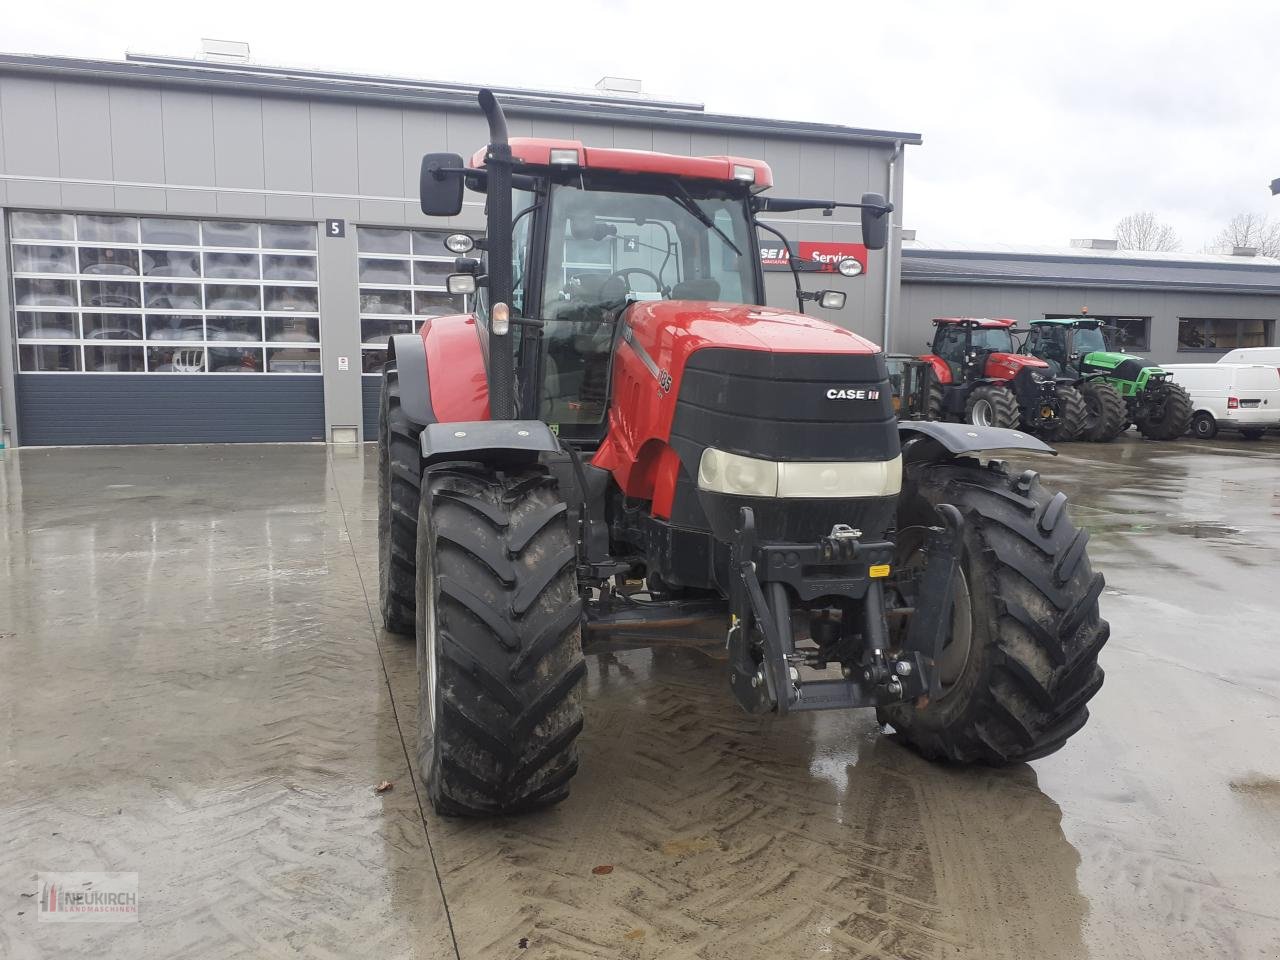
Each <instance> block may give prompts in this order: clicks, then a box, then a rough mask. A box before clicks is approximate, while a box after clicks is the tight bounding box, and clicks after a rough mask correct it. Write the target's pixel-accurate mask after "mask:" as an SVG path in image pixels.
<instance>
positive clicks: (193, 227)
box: [142, 217, 200, 247]
mask: <svg viewBox="0 0 1280 960" xmlns="http://www.w3.org/2000/svg"><path fill="white" fill-rule="evenodd" d="M142 242H143V243H163V244H166V245H168V246H171V247H198V246H199V245H200V223H199V221H196V220H169V219H167V218H165V219H161V218H157V217H143V218H142Z"/></svg>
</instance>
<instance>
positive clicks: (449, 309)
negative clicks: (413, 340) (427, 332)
mask: <svg viewBox="0 0 1280 960" xmlns="http://www.w3.org/2000/svg"><path fill="white" fill-rule="evenodd" d="M413 306H414V309H413V312H414V313H416V314H417V315H418V316H420V317H423V316H426V317H441V316H447V315H448V314H451V313H462V311H463V310H464V309H465V308H464V307H463V305H462V297H453V296H450V295H449V294H447V293H444V292H443V291H441V292H438V293H437V292H435V291H432V290H415V291H414V293H413Z"/></svg>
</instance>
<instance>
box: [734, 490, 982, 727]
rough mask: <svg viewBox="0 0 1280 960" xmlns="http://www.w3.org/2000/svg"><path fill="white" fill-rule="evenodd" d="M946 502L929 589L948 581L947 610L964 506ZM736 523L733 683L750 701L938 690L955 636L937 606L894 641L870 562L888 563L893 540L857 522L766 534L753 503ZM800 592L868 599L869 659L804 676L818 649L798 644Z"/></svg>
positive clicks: (857, 698) (910, 695) (893, 699)
mask: <svg viewBox="0 0 1280 960" xmlns="http://www.w3.org/2000/svg"><path fill="white" fill-rule="evenodd" d="M947 510H950V511H951V515H948V513H947V512H946V511H947ZM941 512H942V516H943V520H944V522H945V523H946V524H947V528H946V529H945V530H944V529H942V528H931V532H930V543H929V547H928V552H929V564H928V567H927V568H926V569H925V571H924V574H923V577H922V589H928V590H934V589H938V590H942V591H944V592H943V593H942V597H943V599H942V600H939V601H938V604H939V605H940V606H941V608H942V610H943V611H944V613H945V612H946V611H948V610H949V609H950V606H949V604H948V603H947V602H946V598H949V596H950V586H951V583H952V581H953V578H954V575H955V564H956V543H955V532H956V531H957V530H958V529H959V524H960V514H959V512H958V511H955V509H954V508H952V507H946V508H945V509H944V510H942V511H941ZM953 524H954V525H953ZM735 533H736V536H735V537H734V542H733V544H732V545H731V558H730V559H731V563H730V570H731V574H732V578H733V579H732V583H731V584H730V591H729V611H730V620H729V623H730V626H729V632H728V636H727V637H726V646H727V647H728V655H729V687H730V689H731V690H732V691H733V695H734V697H735V699H736V700H737V701H738V703H739V704H740V705H741V706H742V708H743V709H744V710H746V711H747V712H748V713H756V714H762V713H778V714H779V715H785V714H788V713H791V712H794V711H800V710H831V709H847V708H852V707H875V706H884V705H887V704H890V703H898V702H901V701H904V700H914V699H916V698H917V697H920V696H923V695H925V694H927V693H931V692H933V691H934V690H936V687H937V684H938V681H937V679H936V676H935V674H936V671H935V670H934V669H933V663H934V661H936V659H937V657H938V655H939V653H940V652H941V649H942V644H943V642H945V638H946V631H945V630H944V629H943V628H942V626H940V625H938V624H937V623H936V621H937V617H936V616H933V615H931V614H930V615H926V617H925V618H924V620H923V622H922V624H921V626H920V627H918V628H917V627H916V625H915V623H914V622H913V624H912V628H913V629H912V631H911V632H910V633H909V635H908V639H907V642H906V644H905V645H904V648H903V649H901V650H897V651H894V652H890V650H889V637H888V629H887V626H886V615H885V591H884V580H883V579H882V578H880V577H873V576H871V571H870V566H872V565H879V564H881V563H884V564H887V563H888V561H889V558H890V556H891V554H892V550H893V544H892V543H888V542H871V543H863V542H861V541H860V540H859V539H858V538H857V531H853V530H849V529H848V528H843V529H842V528H839V527H837V528H836V529H834V530H832V532H831V535H830V536H828V537H824V538H822V539H821V540H819V541H817V542H816V543H810V544H772V543H770V544H759V543H758V542H757V539H756V525H755V514H754V513H753V511H752V510H751V508H750V507H743V508H742V509H741V511H740V512H739V517H738V527H737V530H736V531H735ZM935 541H936V542H935ZM864 564H866V565H867V566H868V572H867V573H866V574H862V575H852V574H851V570H854V569H857V568H859V567H861V566H862V565H864ZM885 569H886V571H887V570H888V567H887V566H886V568H885ZM792 593H794V594H795V596H797V597H798V598H800V599H801V600H811V599H814V598H815V597H823V596H832V595H834V596H843V597H846V598H848V599H850V600H855V601H861V607H862V620H861V623H860V624H858V627H859V628H860V629H859V630H858V631H857V632H858V634H859V635H860V637H861V641H862V643H861V647H862V650H863V654H862V659H861V661H860V662H858V663H857V664H849V663H846V664H845V665H844V668H843V670H842V675H843V679H839V680H835V679H821V680H804V679H802V677H801V674H800V667H801V666H803V665H805V664H806V663H807V662H808V660H809V656H810V655H806V654H805V653H803V652H798V651H797V650H796V646H795V638H794V632H793V628H792V623H791V594H792ZM931 617H932V619H931Z"/></svg>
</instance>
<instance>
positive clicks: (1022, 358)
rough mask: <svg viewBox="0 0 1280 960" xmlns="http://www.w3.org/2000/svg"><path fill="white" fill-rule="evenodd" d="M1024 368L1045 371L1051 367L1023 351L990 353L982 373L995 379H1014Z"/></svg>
mask: <svg viewBox="0 0 1280 960" xmlns="http://www.w3.org/2000/svg"><path fill="white" fill-rule="evenodd" d="M1024 369H1030V370H1035V371H1040V372H1043V371H1047V370H1048V369H1049V365H1048V364H1047V363H1045V362H1044V361H1043V360H1040V359H1038V358H1036V357H1029V356H1027V355H1025V354H1022V353H989V354H987V362H986V364H985V366H984V367H983V371H982V375H983V376H985V377H991V378H992V379H993V380H1012V379H1013V378H1014V377H1016V376H1017V375H1018V374H1019V373H1020V372H1021V371H1022V370H1024Z"/></svg>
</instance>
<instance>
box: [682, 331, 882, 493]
mask: <svg viewBox="0 0 1280 960" xmlns="http://www.w3.org/2000/svg"><path fill="white" fill-rule="evenodd" d="M671 439H672V445H673V446H675V447H676V450H677V451H678V452H680V454H681V459H682V460H684V462H685V464H686V467H691V468H692V471H693V472H695V473H696V470H697V463H698V458H699V457H701V455H702V450H703V449H704V448H706V447H708V446H713V447H716V448H717V449H720V450H726V451H728V452H730V453H738V454H742V455H744V456H750V457H758V458H760V459H764V460H778V461H821V460H842V461H867V460H892V459H893V458H894V457H896V456H897V455H898V426H897V419H896V417H895V415H894V411H893V397H892V394H891V391H890V388H889V375H888V370H887V369H886V367H885V362H884V355H883V354H879V353H876V354H797V353H771V352H769V351H764V350H730V349H724V348H719V347H713V348H707V349H703V350H699V351H697V352H696V353H694V354H693V355H692V356H691V357H690V358H689V361H688V363H687V364H686V365H685V369H684V375H683V377H682V379H681V382H680V392H679V396H678V398H677V401H676V414H675V420H674V422H673V423H672V427H671ZM686 453H687V454H688V456H686ZM690 458H692V459H690Z"/></svg>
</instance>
